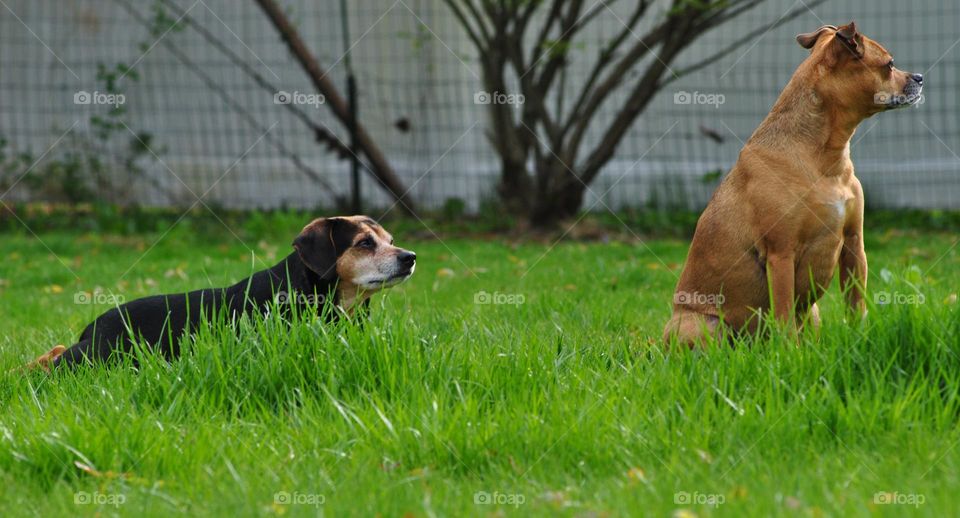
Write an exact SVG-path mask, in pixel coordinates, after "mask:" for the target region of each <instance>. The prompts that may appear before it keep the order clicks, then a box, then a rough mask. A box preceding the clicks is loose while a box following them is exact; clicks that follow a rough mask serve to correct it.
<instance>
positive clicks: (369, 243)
mask: <svg viewBox="0 0 960 518" xmlns="http://www.w3.org/2000/svg"><path fill="white" fill-rule="evenodd" d="M356 246H359V247H360V248H373V247H374V246H376V243H374V241H373V239H371V238H369V237H365V238H363V239H361V240H360V241H357V244H356Z"/></svg>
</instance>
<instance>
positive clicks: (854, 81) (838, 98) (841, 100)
mask: <svg viewBox="0 0 960 518" xmlns="http://www.w3.org/2000/svg"><path fill="white" fill-rule="evenodd" d="M797 42H798V43H799V44H800V46H802V47H803V48H805V49H812V51H811V56H810V57H811V59H813V60H814V63H815V66H816V67H817V71H818V72H819V73H817V74H816V76H815V77H814V78H813V79H814V80H815V81H816V89H817V92H818V93H819V94H820V95H821V97H822V98H823V99H824V100H825V101H826V102H828V103H833V104H835V105H836V106H837V107H839V108H843V109H853V110H856V111H857V112H858V113H862V114H863V115H864V116H870V115H873V114H875V113H877V112H881V111H884V110H888V109H891V108H901V107H904V106H910V105H912V104H916V103H917V102H919V101H920V100H921V96H920V91H921V89H922V88H923V74H915V73H910V72H904V71H903V70H899V69H898V68H896V67H895V66H893V56H891V55H890V53H889V52H887V49H885V48H883V47H882V46H881V45H880V44H879V43H877V42H875V41H873V40H871V39H870V38H867V37H866V36H864V35H863V34H860V33H859V32H858V31H857V26H856V24H854V23H853V22H850V23H849V24H847V25H844V26H842V27H835V26H833V25H824V26H823V27H820V28H819V29H817V30H816V31H813V32H808V33H805V34H800V35H797Z"/></svg>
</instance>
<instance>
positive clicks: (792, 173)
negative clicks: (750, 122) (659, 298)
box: [664, 22, 923, 346]
mask: <svg viewBox="0 0 960 518" xmlns="http://www.w3.org/2000/svg"><path fill="white" fill-rule="evenodd" d="M797 42H798V43H799V44H800V45H801V46H802V47H804V48H806V49H810V55H809V57H807V59H806V60H804V61H803V63H801V64H800V66H799V68H797V71H796V73H794V75H793V78H792V79H791V80H790V82H789V83H788V84H787V86H786V88H784V90H783V93H781V94H780V98H779V99H777V102H776V103H775V104H774V106H773V108H772V109H771V111H770V114H769V115H768V116H767V118H766V119H764V121H763V122H762V123H761V124H760V127H758V128H757V130H756V131H754V133H753V136H751V137H750V140H748V141H747V143H746V144H745V145H744V147H743V150H742V151H741V152H740V157H739V159H738V160H737V163H736V164H735V165H734V166H733V169H732V170H731V171H730V174H729V175H727V177H726V178H725V179H724V180H723V183H721V185H720V186H719V187H718V188H717V191H716V192H715V193H714V195H713V198H712V199H711V200H710V203H709V204H708V205H707V208H706V209H704V211H703V214H702V215H701V216H700V220H699V221H698V222H697V230H696V232H695V233H694V236H693V243H692V244H691V245H690V253H689V255H688V257H687V263H686V266H685V267H684V269H683V274H682V275H681V276H680V282H679V283H678V284H677V291H676V293H675V295H674V301H673V302H674V303H673V317H672V318H671V319H670V321H669V322H668V323H667V325H666V328H665V329H664V339H665V340H669V339H670V338H671V337H676V338H677V340H678V341H679V342H681V343H683V344H686V345H690V346H694V345H700V344H703V343H704V341H705V337H706V336H710V335H712V336H717V335H718V334H720V330H721V327H720V324H721V323H723V324H726V326H727V327H728V329H730V330H732V331H734V332H738V331H746V332H753V331H755V330H756V329H757V328H758V323H759V320H760V317H761V316H762V315H763V314H766V313H773V314H774V315H775V317H776V318H777V320H779V321H781V322H782V323H784V324H787V325H788V326H789V327H791V328H792V329H794V330H795V329H796V326H797V324H800V323H803V322H804V321H811V322H812V323H813V324H814V325H816V324H818V323H819V310H818V309H817V304H816V302H817V300H818V299H819V298H820V296H821V295H822V294H823V293H824V291H825V290H826V289H827V286H829V285H830V282H831V280H832V279H833V276H834V272H835V271H836V270H837V267H838V266H839V270H840V285H841V287H842V289H843V290H844V291H845V294H846V297H847V302H848V305H849V307H850V308H851V309H852V310H853V311H854V312H855V313H858V314H863V313H864V312H865V311H866V310H865V305H864V290H865V289H866V285H867V256H866V254H865V253H864V249H863V190H862V189H861V188H860V182H859V181H858V180H857V177H856V176H854V173H853V162H851V160H850V138H851V137H852V136H853V133H854V131H855V130H856V128H857V125H858V124H860V122H862V121H863V120H864V119H866V118H867V117H870V116H872V115H875V114H877V113H880V112H884V111H888V110H891V109H894V108H899V107H903V106H909V105H911V104H915V103H916V102H917V101H918V100H919V99H920V90H921V88H922V85H923V76H922V75H921V74H913V73H909V72H905V71H902V70H899V69H897V68H896V67H895V66H894V65H893V57H892V56H891V55H890V53H889V52H887V50H886V49H885V48H883V47H882V46H881V45H880V44H878V43H877V42H875V41H873V40H871V39H870V38H867V37H866V36H864V35H862V34H860V33H859V32H858V31H857V28H856V26H855V25H854V24H853V23H852V22H851V23H850V24H848V25H844V26H842V27H834V26H832V25H825V26H823V27H821V28H819V29H817V30H816V31H814V32H811V33H807V34H801V35H799V36H797Z"/></svg>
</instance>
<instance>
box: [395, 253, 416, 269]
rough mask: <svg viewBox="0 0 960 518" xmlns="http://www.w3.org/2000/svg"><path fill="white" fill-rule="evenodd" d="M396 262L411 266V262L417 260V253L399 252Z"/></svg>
mask: <svg viewBox="0 0 960 518" xmlns="http://www.w3.org/2000/svg"><path fill="white" fill-rule="evenodd" d="M397 262H399V263H400V264H402V265H403V266H413V263H415V262H417V254H415V253H413V252H406V251H405V252H400V255H398V256H397Z"/></svg>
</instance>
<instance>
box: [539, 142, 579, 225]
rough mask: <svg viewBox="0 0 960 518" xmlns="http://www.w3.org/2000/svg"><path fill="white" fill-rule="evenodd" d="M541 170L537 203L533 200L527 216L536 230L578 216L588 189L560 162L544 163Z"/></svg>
mask: <svg viewBox="0 0 960 518" xmlns="http://www.w3.org/2000/svg"><path fill="white" fill-rule="evenodd" d="M538 168H539V169H540V170H539V171H537V178H539V179H540V181H539V182H538V186H537V187H538V188H537V190H536V199H534V200H530V203H529V204H528V205H527V207H529V208H528V209H527V211H528V212H527V213H528V217H529V219H530V224H531V225H532V226H534V227H539V228H549V227H553V226H556V225H557V224H558V223H560V222H561V221H562V220H564V219H567V218H571V217H573V216H575V215H576V214H577V212H578V211H579V210H580V206H581V205H582V204H583V192H584V190H585V189H586V186H585V185H584V184H583V182H581V181H580V180H579V179H578V178H577V177H576V176H574V173H572V172H571V171H570V170H568V169H567V166H565V165H564V164H563V163H562V162H560V161H559V159H555V158H552V159H550V160H545V161H543V162H540V163H539V164H538Z"/></svg>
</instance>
